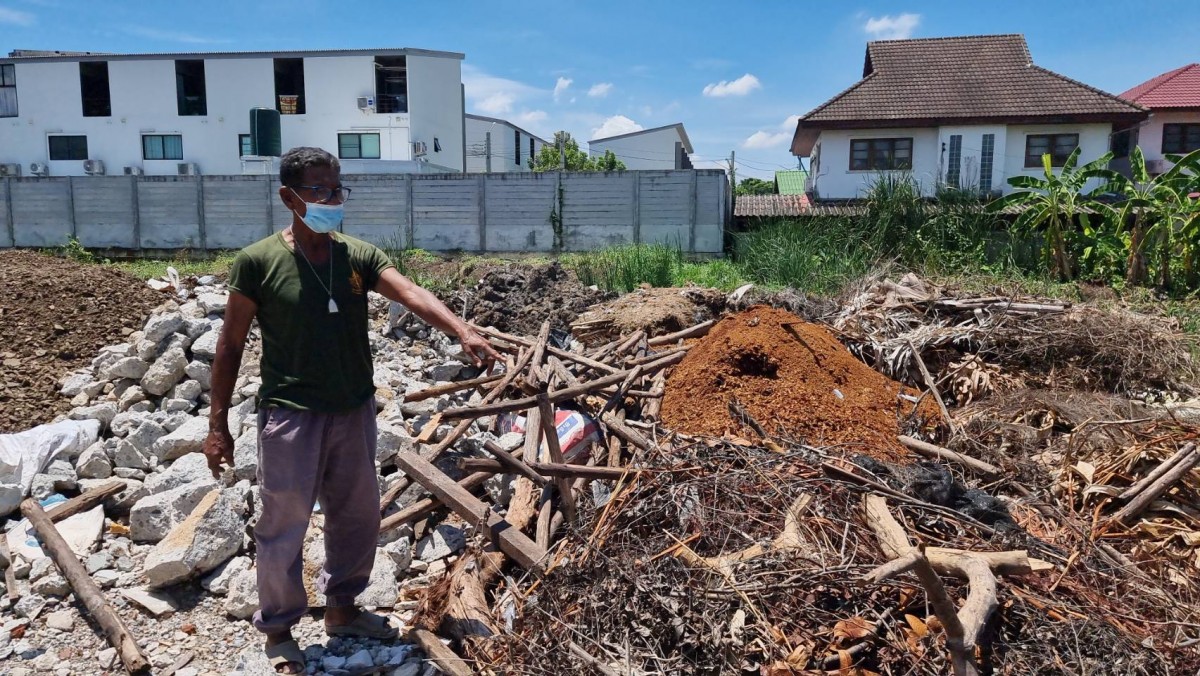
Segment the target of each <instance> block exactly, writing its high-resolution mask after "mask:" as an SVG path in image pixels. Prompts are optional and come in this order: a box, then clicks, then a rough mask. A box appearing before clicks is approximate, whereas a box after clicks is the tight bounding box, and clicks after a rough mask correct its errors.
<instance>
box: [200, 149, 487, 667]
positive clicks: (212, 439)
mask: <svg viewBox="0 0 1200 676" xmlns="http://www.w3.org/2000/svg"><path fill="white" fill-rule="evenodd" d="M279 178H280V182H281V183H282V184H283V185H282V187H281V188H280V189H279V198H280V199H281V200H283V203H284V204H285V205H286V206H287V208H288V209H290V210H291V212H292V223H291V226H290V227H288V228H286V229H285V230H283V231H281V232H278V233H276V234H273V235H271V236H270V237H267V238H266V239H263V240H261V241H259V242H256V243H254V244H252V245H250V246H249V247H246V249H244V250H243V251H242V252H241V253H239V254H238V256H237V258H236V259H235V260H234V262H233V266H232V267H231V269H230V272H229V290H230V293H229V304H228V306H227V307H226V309H225V324H224V326H223V327H222V329H221V335H220V337H219V339H218V341H217V351H216V357H215V359H214V360H213V369H212V371H213V373H212V392H211V396H212V412H211V414H210V416H209V432H208V438H207V439H206V440H205V442H204V454H205V455H206V456H207V457H208V464H209V467H210V468H211V469H212V472H213V475H214V476H217V475H218V474H219V473H220V471H221V465H222V464H223V463H224V464H229V465H232V464H233V438H232V436H231V435H230V432H229V423H228V411H229V401H230V397H231V396H232V393H233V385H234V381H235V380H236V379H237V374H238V368H239V366H240V364H241V360H242V351H243V348H244V346H245V342H246V334H247V333H248V332H249V330H250V322H251V320H252V319H255V318H257V319H258V325H259V328H260V330H261V332H262V352H263V353H262V386H261V387H260V388H259V392H258V409H259V410H258V483H259V486H260V487H261V491H262V514H261V515H260V517H259V520H258V523H257V525H256V526H255V528H254V539H255V543H256V547H257V550H258V562H257V567H258V596H259V602H260V610H259V611H258V612H257V613H255V615H254V626H255V627H257V628H258V629H259V630H260V631H262V632H263V633H265V634H266V652H267V656H268V657H269V658H270V661H271V664H272V666H274V667H275V669H276V670H277V671H278V672H279V673H283V674H298V673H304V670H305V663H304V653H303V652H302V651H301V650H300V647H299V646H298V645H297V644H296V642H295V640H293V639H292V635H291V627H292V625H294V624H295V623H296V622H297V621H298V620H299V619H300V617H301V616H302V615H303V614H304V613H305V612H306V611H307V610H308V604H307V594H306V593H305V590H304V583H303V579H302V563H303V562H302V549H303V545H304V534H305V531H306V530H307V527H308V520H309V516H310V515H311V513H312V508H313V502H314V501H315V500H318V499H319V500H320V503H321V507H322V510H323V512H324V513H325V567H324V570H323V571H322V574H321V577H320V578H319V580H318V585H319V586H320V587H321V590H322V592H323V593H324V594H325V598H326V610H325V631H326V633H328V634H329V635H331V636H332V635H351V636H364V637H371V638H379V639H389V638H394V637H395V636H396V634H397V631H396V629H395V627H393V626H391V625H390V624H389V623H388V621H387V619H386V618H384V617H381V616H379V615H375V614H372V613H368V612H365V611H363V610H360V609H358V608H357V607H355V605H354V598H355V597H356V596H358V594H360V593H361V592H362V591H363V590H364V589H365V588H366V586H367V580H368V578H369V577H370V574H371V568H372V565H373V564H374V559H375V545H376V541H377V537H378V531H379V485H378V480H377V478H376V474H375V442H376V428H375V399H374V392H375V387H374V384H373V382H372V373H373V368H372V360H371V350H370V347H369V344H368V340H367V331H368V326H367V294H366V292H367V291H368V290H375V291H377V292H378V293H380V294H382V295H383V296H385V297H387V298H390V299H391V300H394V301H397V302H400V303H403V304H404V305H405V307H407V308H408V309H409V310H411V311H412V312H413V313H414V314H416V315H417V316H418V317H421V318H422V319H424V320H425V321H427V322H429V323H430V324H431V325H433V326H434V327H436V328H438V329H440V330H441V331H443V332H445V333H446V334H448V335H454V336H457V337H458V339H459V341H460V343H461V344H462V347H463V351H464V352H465V353H466V354H467V355H468V356H469V357H470V358H471V359H473V360H474V362H475V364H476V365H477V366H479V365H483V364H487V365H489V366H490V365H491V364H492V363H493V362H494V360H495V359H496V358H497V356H498V355H497V354H496V352H495V351H494V350H493V349H492V346H491V345H489V344H488V342H487V341H485V340H484V339H482V338H481V337H480V336H479V335H478V334H476V333H475V331H473V330H472V329H471V328H470V327H469V326H468V325H467V324H466V323H464V322H463V321H461V320H459V319H458V318H457V317H455V315H454V313H453V312H451V311H450V310H449V309H448V308H447V307H446V306H445V305H443V304H442V303H441V301H439V300H438V299H437V298H436V297H434V295H433V294H431V293H429V292H428V291H426V290H424V289H422V288H420V287H418V286H417V285H415V284H413V283H412V282H411V281H410V280H408V279H407V278H405V277H404V276H403V275H401V274H400V273H399V272H398V271H397V270H396V269H395V268H394V267H393V266H392V264H391V262H390V261H389V260H388V258H387V256H386V255H384V253H383V252H382V251H380V250H379V249H378V248H376V247H374V246H372V245H370V244H367V243H366V242H362V241H360V240H357V239H354V238H353V237H348V236H346V235H343V234H341V233H338V232H336V231H337V229H338V226H339V225H341V221H342V204H343V203H344V202H345V201H346V199H347V197H348V196H349V193H350V190H349V189H348V188H345V187H343V186H342V184H341V180H340V176H339V163H338V161H337V159H336V158H335V157H333V156H332V155H330V154H329V153H328V152H326V151H324V150H321V149H319V148H293V149H292V150H290V151H288V152H287V154H285V155H284V156H283V157H282V158H281V160H280V168H279Z"/></svg>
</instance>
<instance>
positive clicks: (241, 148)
mask: <svg viewBox="0 0 1200 676" xmlns="http://www.w3.org/2000/svg"><path fill="white" fill-rule="evenodd" d="M253 154H254V144H252V143H250V135H249V134H238V157H245V156H246V155H253Z"/></svg>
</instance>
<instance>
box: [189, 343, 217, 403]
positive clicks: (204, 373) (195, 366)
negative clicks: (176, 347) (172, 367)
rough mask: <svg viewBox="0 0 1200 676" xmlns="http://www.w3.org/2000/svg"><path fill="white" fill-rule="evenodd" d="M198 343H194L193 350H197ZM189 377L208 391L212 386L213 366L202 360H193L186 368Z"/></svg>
mask: <svg viewBox="0 0 1200 676" xmlns="http://www.w3.org/2000/svg"><path fill="white" fill-rule="evenodd" d="M195 349H196V344H195V343H193V344H192V350H193V351H195ZM184 373H186V374H187V377H189V378H191V379H192V380H194V381H196V382H197V383H199V384H200V387H201V388H202V389H204V390H205V391H207V390H208V389H209V388H210V387H212V367H211V366H209V365H208V364H205V363H204V362H202V361H193V362H191V363H189V364H188V365H187V368H185V369H184Z"/></svg>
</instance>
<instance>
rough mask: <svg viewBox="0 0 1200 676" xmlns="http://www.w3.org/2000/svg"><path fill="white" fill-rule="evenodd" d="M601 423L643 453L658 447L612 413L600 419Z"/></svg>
mask: <svg viewBox="0 0 1200 676" xmlns="http://www.w3.org/2000/svg"><path fill="white" fill-rule="evenodd" d="M600 420H601V422H603V423H604V425H605V426H606V427H607V428H608V431H610V432H612V433H613V434H615V435H617V436H618V437H621V438H622V439H624V440H625V441H626V442H627V443H629V444H632V445H634V446H637V447H638V448H640V449H642V450H643V451H650V450H653V449H655V448H657V446H656V445H655V444H654V442H652V441H650V440H649V439H647V438H646V437H643V436H642V435H641V434H639V433H637V432H635V431H634V430H633V428H631V427H629V426H628V425H626V424H625V422H624V421H622V420H620V419H619V418H617V416H615V415H613V414H612V412H611V411H610V412H608V413H605V414H604V415H603V416H601V417H600Z"/></svg>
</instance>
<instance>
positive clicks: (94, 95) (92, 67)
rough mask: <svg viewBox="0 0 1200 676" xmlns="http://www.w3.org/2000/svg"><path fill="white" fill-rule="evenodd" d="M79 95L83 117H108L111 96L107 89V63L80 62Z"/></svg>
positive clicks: (110, 112)
mask: <svg viewBox="0 0 1200 676" xmlns="http://www.w3.org/2000/svg"><path fill="white" fill-rule="evenodd" d="M79 94H80V98H82V99H83V116H84V117H110V116H111V115H112V95H111V94H110V93H109V88H108V62H107V61H82V62H80V64H79Z"/></svg>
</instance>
